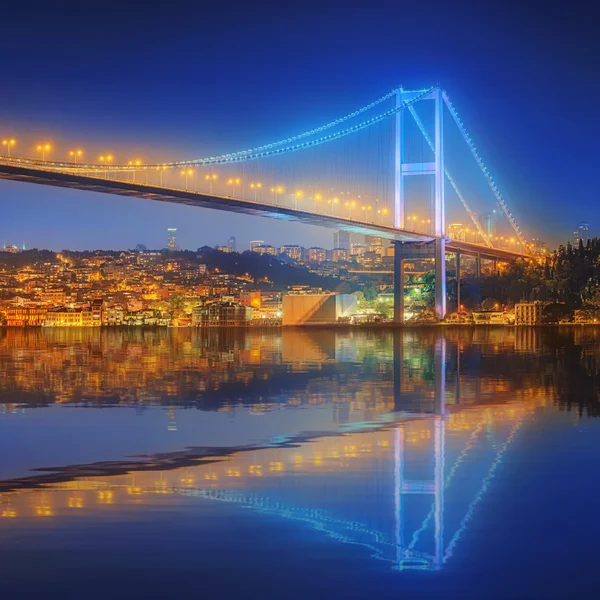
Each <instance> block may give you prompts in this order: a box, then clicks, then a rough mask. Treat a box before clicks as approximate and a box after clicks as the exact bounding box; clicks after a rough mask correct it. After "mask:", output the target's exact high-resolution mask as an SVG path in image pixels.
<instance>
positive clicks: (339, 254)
mask: <svg viewBox="0 0 600 600" xmlns="http://www.w3.org/2000/svg"><path fill="white" fill-rule="evenodd" d="M348 254H349V251H348V250H347V249H346V248H334V249H333V250H332V251H331V260H332V261H333V262H348Z"/></svg>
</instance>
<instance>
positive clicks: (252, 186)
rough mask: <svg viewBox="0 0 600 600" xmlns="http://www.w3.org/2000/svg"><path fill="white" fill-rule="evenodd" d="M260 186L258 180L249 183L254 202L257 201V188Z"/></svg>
mask: <svg viewBox="0 0 600 600" xmlns="http://www.w3.org/2000/svg"><path fill="white" fill-rule="evenodd" d="M260 188H262V183H260V182H258V183H251V184H250V189H251V190H254V202H257V194H258V190H260Z"/></svg>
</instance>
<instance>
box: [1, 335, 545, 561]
mask: <svg viewBox="0 0 600 600" xmlns="http://www.w3.org/2000/svg"><path fill="white" fill-rule="evenodd" d="M311 335H312V334H311ZM309 339H310V335H309ZM334 339H336V338H334ZM411 339H413V341H414V342H415V343H422V338H420V337H419V336H416V337H415V338H410V336H408V337H405V336H401V335H398V336H394V337H393V340H392V360H391V361H386V362H384V363H383V364H384V365H387V366H386V368H385V369H383V371H382V374H383V375H386V376H389V375H391V377H388V379H389V381H390V384H392V387H393V406H392V407H393V409H394V410H393V411H392V412H388V413H384V414H380V415H379V418H378V419H376V420H375V421H368V422H358V423H356V422H355V423H347V424H345V425H343V426H341V428H340V432H336V433H333V434H331V433H327V432H322V433H314V434H311V435H309V436H307V437H306V439H302V436H298V437H297V438H287V439H280V440H277V441H276V442H275V441H273V440H272V441H271V443H270V444H268V445H266V446H262V447H255V448H254V447H246V448H239V449H237V450H236V451H233V452H232V453H231V454H229V455H227V456H224V455H223V456H220V457H219V456H218V455H217V456H211V457H210V459H206V458H205V459H202V458H198V459H197V460H193V461H189V460H188V461H182V460H181V458H182V456H181V455H182V454H183V453H175V455H162V456H161V457H153V458H152V459H151V460H149V461H148V464H144V463H143V462H140V463H139V465H138V466H137V467H131V466H129V467H128V468H127V470H128V471H129V472H128V473H124V472H123V473H122V474H113V473H119V471H118V469H115V467H116V465H115V464H112V465H104V467H102V466H101V465H100V466H99V465H83V466H82V467H81V468H80V470H79V475H78V474H77V473H78V471H77V470H73V469H71V470H68V469H65V476H64V477H63V478H62V479H61V477H60V473H58V475H59V476H58V479H57V481H56V482H54V483H51V484H50V483H48V481H47V479H44V476H43V475H42V476H40V477H36V476H34V477H32V478H28V479H27V480H20V481H16V482H14V483H13V484H12V485H11V484H10V483H9V482H3V483H4V490H5V491H4V492H3V493H2V495H1V497H0V499H1V502H2V508H1V511H0V514H2V516H4V517H7V518H10V520H9V523H10V524H11V525H12V524H13V523H14V525H15V526H18V523H19V520H20V519H22V518H28V517H36V518H43V517H48V518H51V517H55V516H64V515H65V514H66V513H73V512H74V513H76V514H79V513H81V514H85V516H86V517H87V518H94V516H95V515H96V514H101V513H102V511H106V510H110V511H121V510H124V509H125V508H126V507H131V506H136V507H138V508H139V509H140V510H144V508H145V507H146V506H148V505H151V504H156V503H165V502H167V503H175V504H176V503H178V502H180V501H182V500H181V498H182V497H183V498H201V499H204V500H207V501H214V502H223V503H228V504H235V505H240V506H243V507H247V508H249V509H251V510H253V511H256V512H258V513H261V514H262V515H264V516H265V518H268V517H276V518H277V519H286V520H289V521H290V522H293V523H294V524H300V525H301V526H305V527H309V528H311V529H314V530H317V531H321V532H323V533H324V534H325V535H327V536H328V537H330V538H332V539H334V540H337V541H339V542H342V543H347V544H357V545H360V546H362V547H364V548H366V549H367V550H368V551H369V554H370V555H371V556H373V557H374V558H377V559H380V560H384V561H386V562H388V563H389V564H390V565H392V566H393V567H394V568H396V569H400V570H404V569H423V570H435V569H440V568H442V566H443V565H444V564H445V563H446V562H447V561H448V560H449V559H450V558H451V556H452V554H453V552H454V551H455V549H456V547H457V544H458V541H459V540H460V538H461V536H462V535H463V533H464V532H465V531H466V528H467V525H468V523H469V522H470V520H471V517H472V516H473V515H474V514H475V509H476V507H477V505H478V504H479V503H480V501H481V500H482V499H483V498H484V496H485V492H486V491H487V489H489V486H490V484H491V482H492V480H493V478H494V475H495V473H496V471H497V468H498V466H499V465H500V463H501V462H502V460H503V457H504V454H505V453H506V452H507V451H508V449H509V447H510V444H511V442H512V440H513V439H514V437H515V435H516V433H517V431H518V430H519V428H520V426H521V424H522V423H523V421H524V419H525V418H526V417H527V416H528V415H529V414H530V413H531V411H533V410H534V409H535V408H537V407H539V406H541V405H543V404H545V403H546V402H547V398H546V396H545V394H544V393H543V390H539V393H538V394H537V395H536V394H535V392H534V395H531V394H529V395H527V396H526V397H525V396H523V397H521V399H518V400H511V401H507V402H504V403H501V404H495V403H491V404H481V405H477V404H474V403H473V404H469V405H466V406H463V405H462V404H461V402H460V393H457V385H456V383H457V382H459V381H460V377H459V376H457V372H456V370H457V369H458V368H459V365H457V361H456V360H449V358H450V357H449V354H450V352H449V345H450V344H449V342H448V340H447V338H446V337H442V336H439V335H438V334H435V335H434V338H433V339H434V343H433V346H432V347H431V348H430V350H431V352H429V354H427V353H421V354H420V359H419V360H420V363H419V367H418V369H419V370H420V372H421V383H420V387H419V386H415V385H413V382H412V379H411V369H414V368H416V367H415V365H411V364H410V360H411V358H414V357H411V356H410V355H407V352H406V351H407V344H406V343H407V342H410V340H411ZM342 342H343V344H346V342H347V340H345V341H344V340H342ZM336 343H337V341H336ZM319 348H321V349H322V348H323V345H319ZM388 349H389V348H387V346H386V348H384V349H383V351H384V352H388ZM380 351H381V347H380ZM301 352H302V357H303V358H302V361H307V348H306V346H304V347H303V348H302V350H301ZM343 352H347V348H346V349H343ZM426 356H429V358H426ZM308 358H310V360H312V359H313V358H314V357H310V356H308ZM340 358H341V357H340V356H339V355H338V357H337V359H336V360H340ZM349 358H352V360H351V361H350V363H352V364H355V359H356V358H357V357H349ZM320 360H321V361H322V362H326V360H325V359H323V358H321V359H320ZM288 362H293V361H291V360H289V359H288ZM298 362H300V361H298ZM380 364H381V363H380ZM374 365H375V363H374ZM387 367H391V373H390V370H389V369H388V368H387ZM367 372H368V368H367ZM449 375H452V376H453V377H452V378H453V379H454V382H452V381H451V378H450V377H449ZM449 383H450V384H451V385H450V386H449V385H448V384H449ZM449 388H450V389H449ZM390 391H391V390H390ZM498 399H499V400H500V401H501V400H503V399H504V396H503V395H502V394H499V396H498ZM448 400H450V401H451V402H450V403H448ZM182 464H185V465H186V466H181V465H182ZM473 468H474V469H475V474H472V473H470V472H469V469H473ZM103 469H104V470H103ZM111 469H112V470H111ZM98 472H102V474H101V475H95V474H94V473H98ZM178 499H179V500H178Z"/></svg>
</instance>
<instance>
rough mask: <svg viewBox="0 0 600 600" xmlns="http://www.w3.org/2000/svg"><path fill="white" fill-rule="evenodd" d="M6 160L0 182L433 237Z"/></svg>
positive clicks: (498, 256)
mask: <svg viewBox="0 0 600 600" xmlns="http://www.w3.org/2000/svg"><path fill="white" fill-rule="evenodd" d="M7 162H8V161H7V159H6V157H0V179H4V180H11V181H21V182H24V183H35V184H38V185H46V186H55V187H63V188H68V189H73V190H83V191H88V192H100V193H103V194H112V195H118V196H127V197H129V198H141V199H143V200H154V201H159V202H171V203H174V204H185V205H187V206H195V207H198V208H213V209H217V210H225V211H229V212H237V213H242V214H247V215H258V216H263V217H270V218H273V219H279V220H283V221H299V222H303V223H307V224H309V225H318V226H321V227H329V228H333V229H339V230H343V231H349V232H353V233H360V234H364V235H373V236H379V237H382V238H385V239H389V240H393V241H399V242H423V243H426V242H431V241H433V240H434V239H436V237H435V236H433V235H427V234H423V233H419V232H416V231H410V230H406V229H396V228H395V227H391V226H388V225H380V224H377V223H372V222H371V223H368V222H364V221H357V220H354V219H349V218H345V217H340V216H335V215H326V214H322V213H313V212H310V211H306V210H298V209H296V208H291V207H287V206H281V205H274V204H269V203H266V202H256V201H253V200H249V199H241V198H232V197H230V196H218V195H214V194H207V193H204V192H195V191H186V190H183V189H179V188H169V187H162V186H157V185H150V184H146V183H142V182H133V181H125V180H122V179H110V178H103V177H99V176H98V177H94V176H89V175H82V174H81V173H74V172H69V171H54V170H48V169H43V168H40V167H39V166H31V165H28V166H20V165H15V164H14V163H15V159H14V158H13V159H11V161H10V163H11V164H7ZM446 249H447V251H449V252H455V251H456V250H460V251H461V252H462V253H464V254H468V255H473V256H480V257H481V258H488V259H491V260H500V261H513V260H515V259H517V258H519V257H522V256H524V255H523V254H521V253H519V252H512V251H509V250H502V249H496V248H488V247H486V246H483V245H480V244H474V243H470V242H458V241H455V240H449V241H448V243H447V244H446Z"/></svg>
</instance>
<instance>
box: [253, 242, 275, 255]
mask: <svg viewBox="0 0 600 600" xmlns="http://www.w3.org/2000/svg"><path fill="white" fill-rule="evenodd" d="M253 252H257V253H258V254H261V255H262V254H268V255H269V256H276V255H277V248H275V246H271V245H269V244H264V245H260V246H256V247H255V248H254V250H253Z"/></svg>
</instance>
